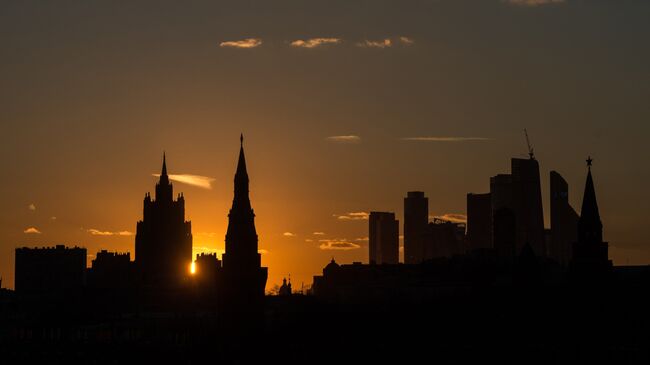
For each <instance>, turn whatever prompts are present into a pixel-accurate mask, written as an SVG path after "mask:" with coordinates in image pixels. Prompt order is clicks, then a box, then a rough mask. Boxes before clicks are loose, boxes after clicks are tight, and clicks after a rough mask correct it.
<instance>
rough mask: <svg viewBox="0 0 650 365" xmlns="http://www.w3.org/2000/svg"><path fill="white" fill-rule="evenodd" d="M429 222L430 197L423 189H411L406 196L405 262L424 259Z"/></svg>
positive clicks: (416, 261) (415, 262)
mask: <svg viewBox="0 0 650 365" xmlns="http://www.w3.org/2000/svg"><path fill="white" fill-rule="evenodd" d="M428 223H429V199H428V198H426V197H425V196H424V193H423V192H421V191H409V192H408V193H407V195H406V198H404V263H406V264H419V263H421V262H422V261H423V260H424V240H425V235H426V232H427V225H428Z"/></svg>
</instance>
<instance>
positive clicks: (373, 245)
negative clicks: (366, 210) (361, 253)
mask: <svg viewBox="0 0 650 365" xmlns="http://www.w3.org/2000/svg"><path fill="white" fill-rule="evenodd" d="M368 226H369V229H368V231H369V232H368V237H369V246H368V247H369V251H370V252H369V259H368V261H369V262H370V263H371V264H397V263H398V262H399V221H398V220H397V219H395V213H387V212H370V218H369V220H368Z"/></svg>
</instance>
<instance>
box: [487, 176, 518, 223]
mask: <svg viewBox="0 0 650 365" xmlns="http://www.w3.org/2000/svg"><path fill="white" fill-rule="evenodd" d="M512 192H513V188H512V175H510V174H499V175H496V176H492V177H491V178H490V198H491V200H492V213H493V214H494V212H496V211H497V210H499V209H501V208H509V209H513V203H512V200H513V196H512Z"/></svg>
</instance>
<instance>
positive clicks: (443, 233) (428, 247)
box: [423, 219, 465, 261]
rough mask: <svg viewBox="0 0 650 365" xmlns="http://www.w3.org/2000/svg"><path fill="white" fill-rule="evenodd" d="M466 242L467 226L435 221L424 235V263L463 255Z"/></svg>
mask: <svg viewBox="0 0 650 365" xmlns="http://www.w3.org/2000/svg"><path fill="white" fill-rule="evenodd" d="M464 242H465V224H463V223H454V222H449V221H445V220H442V219H434V220H433V222H429V224H428V225H427V230H426V232H425V235H424V247H423V248H424V253H423V261H426V260H431V259H435V258H441V257H452V256H453V255H458V254H462V253H464V251H465V247H464Z"/></svg>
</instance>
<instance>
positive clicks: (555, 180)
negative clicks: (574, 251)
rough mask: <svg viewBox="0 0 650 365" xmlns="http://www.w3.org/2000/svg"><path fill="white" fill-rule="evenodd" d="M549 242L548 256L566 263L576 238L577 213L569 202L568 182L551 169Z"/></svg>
mask: <svg viewBox="0 0 650 365" xmlns="http://www.w3.org/2000/svg"><path fill="white" fill-rule="evenodd" d="M550 177H551V242H550V247H549V256H550V257H551V258H553V259H554V260H556V261H557V262H559V263H561V264H562V265H568V264H569V260H570V259H571V245H572V244H573V242H575V241H576V240H577V238H578V218H579V216H578V213H576V211H575V210H574V209H573V207H571V205H570V204H569V184H567V182H566V180H564V178H563V177H562V175H560V174H559V173H558V172H556V171H551V175H550Z"/></svg>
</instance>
